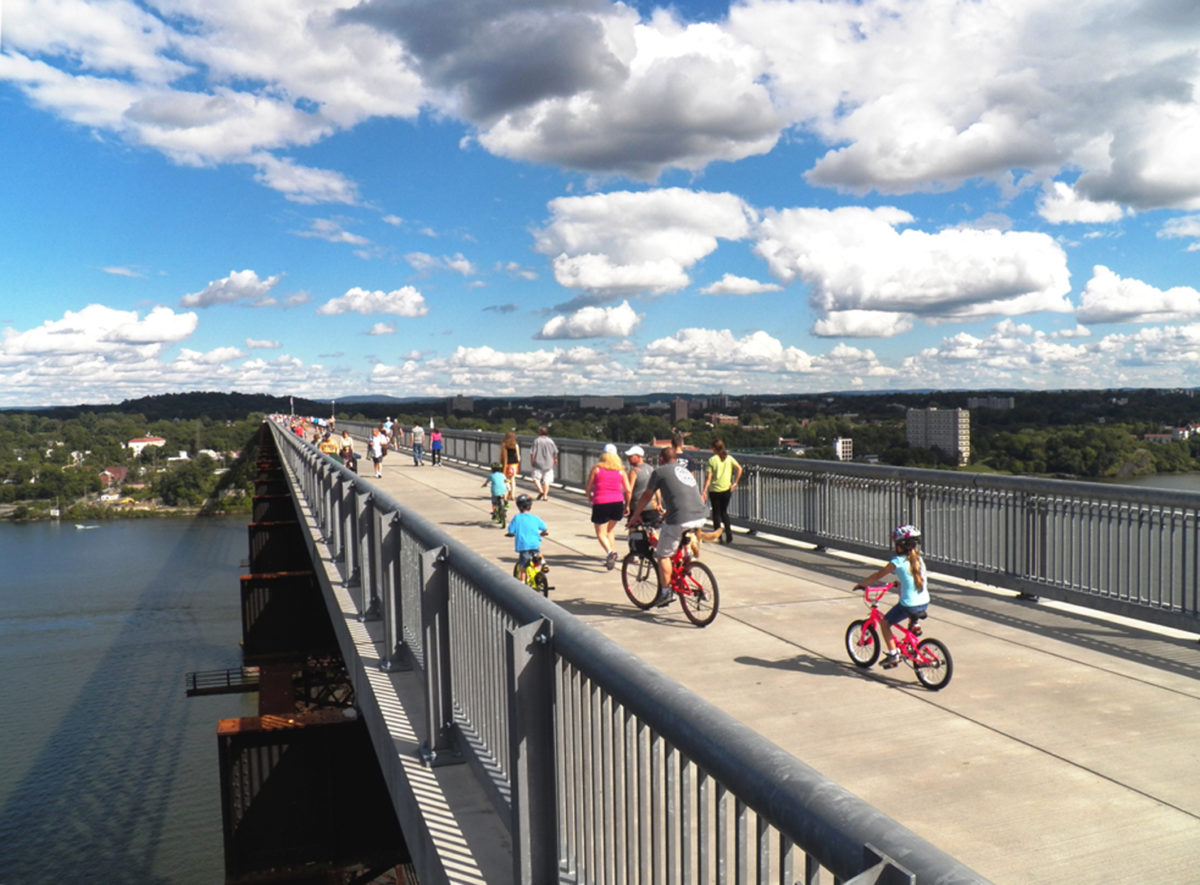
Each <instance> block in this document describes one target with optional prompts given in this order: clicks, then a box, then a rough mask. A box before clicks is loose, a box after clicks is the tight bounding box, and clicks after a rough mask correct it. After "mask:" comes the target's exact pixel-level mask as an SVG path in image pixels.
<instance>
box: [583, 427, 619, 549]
mask: <svg viewBox="0 0 1200 885" xmlns="http://www.w3.org/2000/svg"><path fill="white" fill-rule="evenodd" d="M586 491H587V496H588V500H590V501H591V502H592V527H593V528H595V530H596V540H597V541H599V542H600V546H601V547H602V548H603V549H604V567H605V568H607V569H608V570H609V571H612V569H613V567H614V566H615V565H616V564H617V547H616V539H615V537H614V536H615V534H616V529H617V523H618V522H620V521H621V520H622V519H624V518H625V517H626V516H627V515H628V514H629V491H630V487H629V477H628V476H626V474H625V471H624V469H623V465H622V464H621V458H620V457H619V456H618V455H617V447H616V446H614V445H613V444H612V443H609V444H608V445H606V446H605V447H604V454H603V455H601V456H600V460H599V462H598V463H597V464H596V466H595V467H593V468H592V472H591V473H589V474H588V478H587V486H586Z"/></svg>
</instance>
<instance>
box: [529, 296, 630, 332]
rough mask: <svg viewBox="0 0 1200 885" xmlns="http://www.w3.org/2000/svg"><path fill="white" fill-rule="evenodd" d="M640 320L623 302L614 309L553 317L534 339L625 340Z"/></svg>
mask: <svg viewBox="0 0 1200 885" xmlns="http://www.w3.org/2000/svg"><path fill="white" fill-rule="evenodd" d="M641 320H642V318H641V316H639V315H638V314H637V312H635V311H634V309H633V308H632V307H630V306H629V302H628V301H622V302H621V304H619V305H618V306H616V307H594V306H593V307H582V308H580V309H579V310H577V311H575V312H574V313H572V314H571V315H570V316H562V315H559V316H556V317H554V318H553V319H551V320H549V321H548V322H547V323H546V324H545V325H543V326H542V328H541V331H539V332H538V333H537V334H536V335H534V336H533V337H534V338H625V337H627V336H629V335H631V334H632V333H633V330H634V329H636V328H637V327H638V324H639V323H640V322H641Z"/></svg>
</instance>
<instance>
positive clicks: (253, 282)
mask: <svg viewBox="0 0 1200 885" xmlns="http://www.w3.org/2000/svg"><path fill="white" fill-rule="evenodd" d="M281 279H283V275H282V274H276V275H275V276H272V277H267V278H266V279H265V280H260V279H259V278H258V274H257V273H255V272H254V271H252V270H235V271H230V273H229V276H227V277H223V278H222V279H219V280H213V281H212V282H210V283H209V284H208V285H207V286H205V287H204V288H203V289H201V290H200V291H199V292H191V293H189V294H187V295H184V296H183V298H181V299H180V304H181V305H183V306H184V307H212V306H213V305H214V304H233V303H234V302H237V301H247V302H249V303H250V304H251V305H253V306H254V307H264V306H268V305H272V304H274V303H275V300H274V299H273V298H272V297H271V296H270V292H271V290H272V289H274V288H275V286H276V285H277V284H278V283H279V281H280V280H281Z"/></svg>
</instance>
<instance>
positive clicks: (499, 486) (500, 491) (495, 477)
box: [484, 470, 508, 503]
mask: <svg viewBox="0 0 1200 885" xmlns="http://www.w3.org/2000/svg"><path fill="white" fill-rule="evenodd" d="M484 485H490V486H491V487H492V501H493V503H494V502H495V500H496V499H497V498H503V497H504V496H505V495H507V494H508V486H507V485H506V484H505V482H504V473H503V472H502V471H500V470H493V471H492V472H491V473H490V474H489V475H488V478H487V480H485V481H484Z"/></svg>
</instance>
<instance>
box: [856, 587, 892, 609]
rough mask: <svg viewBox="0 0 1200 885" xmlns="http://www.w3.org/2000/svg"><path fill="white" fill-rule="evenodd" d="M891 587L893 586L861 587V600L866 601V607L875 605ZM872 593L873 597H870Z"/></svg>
mask: <svg viewBox="0 0 1200 885" xmlns="http://www.w3.org/2000/svg"><path fill="white" fill-rule="evenodd" d="M892 586H893V585H891V584H875V585H874V586H871V587H863V588H862V591H863V599H864V600H866V603H867V605H875V604H876V603H877V602H879V600H881V599H883V597H884V596H886V595H887V592H888V591H889V590H891V589H892ZM872 593H874V594H875V595H874V596H872V595H871V594H872Z"/></svg>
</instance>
